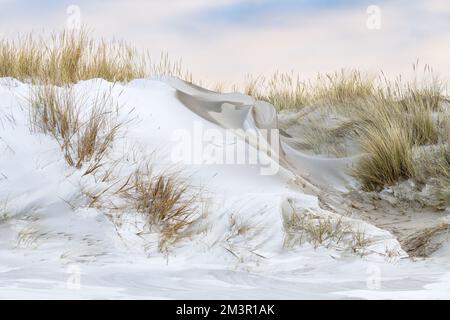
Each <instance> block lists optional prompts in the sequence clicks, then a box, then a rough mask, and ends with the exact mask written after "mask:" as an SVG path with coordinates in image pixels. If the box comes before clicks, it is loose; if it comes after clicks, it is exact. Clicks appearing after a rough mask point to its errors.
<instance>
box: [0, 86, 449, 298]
mask: <svg viewBox="0 0 450 320" xmlns="http://www.w3.org/2000/svg"><path fill="white" fill-rule="evenodd" d="M29 90H30V86H29V85H27V84H23V83H21V82H18V81H16V80H14V79H9V78H3V79H0V298H3V299H10V298H58V299H59V298H82V299H90V298H119V299H129V298H131V299H218V298H221V299H320V298H325V299H339V298H348V297H350V298H374V299H378V298H395V299H399V298H400V299H401V298H413V299H414V298H450V271H449V270H450V257H449V255H448V254H447V253H448V251H449V250H448V246H444V247H443V248H442V250H440V251H439V252H437V253H436V254H435V256H433V257H432V258H430V259H426V260H420V261H412V260H410V259H409V258H407V255H406V253H405V252H404V251H403V250H402V249H401V248H400V245H399V243H398V242H397V240H396V239H394V238H393V236H392V235H391V234H390V233H389V232H387V231H384V230H381V229H379V228H376V227H374V226H372V225H370V224H368V223H365V222H363V221H360V220H356V219H352V218H350V217H341V216H338V215H337V214H335V213H332V212H329V211H327V210H324V209H323V208H321V206H320V203H319V200H318V197H317V193H316V191H317V189H318V188H319V189H320V188H333V189H336V190H345V188H346V187H347V186H349V185H352V184H353V183H354V182H353V181H352V179H351V178H350V177H349V176H348V175H346V174H345V168H346V167H348V166H349V165H350V163H351V160H350V159H340V160H334V159H321V158H317V157H312V156H309V155H304V154H301V153H300V152H298V151H297V150H295V149H294V148H292V147H291V146H289V145H288V143H287V142H286V141H284V138H283V137H281V141H280V143H281V146H282V149H281V150H280V164H281V168H280V170H279V172H278V173H277V174H275V175H262V174H261V170H262V165H261V164H252V165H250V164H248V165H214V164H194V165H186V164H185V165H183V172H184V173H185V174H186V176H187V177H189V183H190V184H192V185H194V186H199V187H201V189H202V192H203V193H204V195H205V198H206V200H205V203H206V204H207V215H205V216H204V217H203V218H202V219H203V221H202V229H201V230H200V229H199V231H198V232H197V234H194V235H192V236H191V238H190V239H188V240H183V241H181V242H180V243H178V244H177V245H176V247H175V248H174V249H173V250H171V252H170V254H168V255H166V254H162V253H160V252H158V250H157V245H156V244H155V243H156V239H157V236H156V235H152V234H150V235H148V236H145V237H142V236H137V233H138V231H139V230H136V226H135V225H132V224H131V223H130V224H127V223H126V221H125V222H123V221H122V223H121V224H120V225H119V224H117V223H115V222H114V219H111V217H109V216H107V215H105V214H104V213H102V212H100V211H99V210H97V209H94V208H88V207H87V206H85V205H83V203H85V202H83V199H82V190H85V189H89V188H91V189H95V188H96V181H95V179H93V178H92V177H89V176H84V177H83V176H82V172H81V171H80V170H75V169H73V168H70V167H68V166H67V164H66V162H65V161H64V159H63V157H62V154H61V151H60V148H59V145H58V144H57V142H56V141H55V140H54V139H53V138H51V137H49V136H46V135H43V134H36V133H31V132H30V126H29V113H28V105H27V102H26V99H25V98H26V97H27V96H28V95H29ZM75 91H76V93H77V94H78V95H81V96H86V97H92V96H95V95H97V94H98V92H111V96H112V98H113V99H114V100H115V101H117V103H118V104H119V105H120V106H121V107H120V108H119V119H120V120H122V121H124V122H126V123H127V126H126V132H125V133H124V134H123V136H122V137H121V138H120V139H117V141H116V142H115V143H114V148H113V150H112V151H111V153H110V155H109V156H110V157H111V159H112V160H113V159H119V158H120V159H124V158H123V157H124V155H129V154H130V150H136V149H138V150H139V152H140V153H142V154H154V155H155V156H154V158H153V163H154V165H155V166H156V167H159V168H167V167H169V166H174V163H173V161H172V158H171V152H172V151H173V149H174V148H175V147H176V146H177V143H179V141H175V139H173V137H174V133H176V132H179V130H186V131H187V132H192V131H193V130H195V126H196V125H198V124H201V126H202V128H203V129H214V130H219V131H220V132H224V131H225V130H226V129H230V128H232V129H236V128H243V129H253V130H255V132H256V135H258V134H259V132H260V130H262V129H274V128H275V129H276V127H277V120H276V112H275V110H274V109H273V107H272V106H271V105H269V104H267V103H263V102H256V101H254V99H252V98H250V97H248V96H245V95H242V94H218V93H214V92H210V91H207V90H204V89H202V88H198V87H195V86H192V85H189V84H187V83H185V82H183V81H181V80H178V79H175V78H163V79H140V80H135V81H132V82H131V83H129V84H127V85H120V84H114V85H113V84H111V83H108V82H106V81H104V80H90V81H84V82H80V83H78V84H77V85H75ZM192 136H193V137H195V134H192ZM276 142H278V141H276ZM193 143H195V142H193ZM197 143H200V144H201V145H202V146H203V148H206V147H208V148H213V149H214V148H216V149H217V150H220V149H224V148H229V147H232V146H227V145H220V144H215V143H213V142H212V141H205V140H203V139H202V140H201V141H197ZM252 143H253V142H251V141H248V144H249V145H250V147H256V146H255V145H253V146H252ZM121 157H122V158H121ZM130 157H131V156H130ZM269 161H274V160H273V159H272V160H271V159H269ZM125 170H126V169H125ZM293 216H297V217H298V218H299V219H304V218H305V217H307V218H308V219H325V220H324V221H330V223H332V224H333V225H336V224H337V223H338V224H342V225H344V226H345V228H346V230H350V231H353V232H359V231H362V232H364V235H365V237H366V238H367V240H368V245H367V248H364V254H362V257H361V255H360V254H355V253H354V252H351V250H348V247H349V246H350V243H351V241H352V240H351V239H350V238H348V234H346V235H343V240H342V242H340V243H336V244H333V243H330V245H329V246H328V247H327V248H324V247H323V246H319V247H317V248H316V247H314V246H313V245H312V244H309V243H307V242H306V243H301V244H298V245H295V244H294V245H291V246H286V243H285V240H286V239H285V229H284V228H285V226H284V222H286V221H289V220H290V219H291V218H292V217H293ZM130 219H131V220H132V219H136V218H135V217H134V218H130ZM239 223H241V224H245V225H246V229H248V230H249V231H248V232H247V233H244V234H241V233H240V232H236V228H237V227H236V224H239ZM350 234H351V233H350Z"/></svg>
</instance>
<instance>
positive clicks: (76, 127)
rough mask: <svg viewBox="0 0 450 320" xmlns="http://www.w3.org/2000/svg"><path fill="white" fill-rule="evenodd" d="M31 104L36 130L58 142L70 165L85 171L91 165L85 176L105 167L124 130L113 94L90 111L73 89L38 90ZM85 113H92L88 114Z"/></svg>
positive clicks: (35, 89)
mask: <svg viewBox="0 0 450 320" xmlns="http://www.w3.org/2000/svg"><path fill="white" fill-rule="evenodd" d="M29 100H30V101H29V102H30V107H31V109H30V114H31V116H30V122H31V127H32V129H33V130H34V131H35V132H41V133H44V134H49V135H51V136H52V137H53V138H55V140H56V141H57V142H58V143H59V145H60V147H61V150H62V152H63V154H64V159H65V160H66V162H67V164H68V165H70V166H72V167H75V168H77V169H81V168H82V167H83V166H84V165H86V164H87V167H86V171H85V174H89V173H92V172H93V171H95V170H96V169H98V167H100V166H101V165H102V160H103V158H104V156H105V154H106V153H107V151H108V150H109V149H110V147H111V145H112V143H113V141H114V139H115V138H116V136H117V134H118V131H119V129H120V127H121V124H120V123H118V122H117V121H116V119H115V117H114V108H112V106H114V104H113V101H112V100H111V97H110V95H109V93H104V94H102V95H99V96H97V97H96V99H95V100H94V101H93V102H92V105H91V106H90V108H82V107H83V105H84V104H86V103H87V102H86V101H83V100H81V99H80V98H79V97H77V96H76V95H75V93H74V92H73V90H72V89H71V88H57V87H54V86H38V87H35V88H33V89H32V90H31V97H30V98H29ZM85 109H90V110H89V111H88V113H87V114H84V113H83V112H82V110H85Z"/></svg>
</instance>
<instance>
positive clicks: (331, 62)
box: [0, 0, 450, 84]
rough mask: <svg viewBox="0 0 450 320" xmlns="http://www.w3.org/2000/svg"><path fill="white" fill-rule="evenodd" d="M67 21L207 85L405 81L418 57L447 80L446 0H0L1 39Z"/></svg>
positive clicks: (449, 27)
mask: <svg viewBox="0 0 450 320" xmlns="http://www.w3.org/2000/svg"><path fill="white" fill-rule="evenodd" d="M74 21H75V22H78V21H79V22H81V23H82V24H83V25H87V26H88V27H89V28H90V29H91V30H93V34H94V35H95V36H97V37H105V38H112V37H114V38H117V39H123V40H126V41H128V42H130V43H131V44H133V45H135V46H137V47H138V48H145V49H148V50H149V52H150V53H151V55H152V56H154V57H158V56H159V55H160V53H161V52H167V53H168V54H169V55H170V57H172V59H174V60H178V59H182V61H183V64H184V65H185V67H187V68H188V69H189V70H190V71H191V72H192V73H193V74H194V76H195V77H196V78H201V79H204V80H205V82H209V81H210V82H224V83H225V84H226V83H237V82H239V81H241V80H242V79H244V78H245V77H246V76H247V75H249V74H251V75H269V74H271V73H273V72H275V71H281V72H291V71H292V72H295V73H299V74H300V75H301V77H302V78H309V77H314V76H315V75H316V74H317V73H318V72H321V73H323V72H333V71H336V70H339V69H341V68H358V69H362V70H367V71H369V72H378V71H380V70H383V71H384V72H385V73H386V74H388V75H391V76H396V75H398V74H400V73H401V74H403V75H405V76H406V77H407V76H408V75H411V74H412V64H413V63H415V62H416V61H417V59H418V60H419V63H420V64H421V65H425V64H428V65H430V66H431V67H433V69H434V70H435V71H436V72H437V73H438V74H440V75H441V76H442V77H443V78H445V79H447V78H449V77H450V1H449V0H427V1H424V0H409V1H406V0H397V1H383V0H372V1H365V0H362V1H361V0H359V1H356V0H347V1H343V0H337V1H331V0H315V1H313V0H110V1H105V0H103V1H99V0H78V1H76V0H71V1H66V0H62V1H61V0H41V1H32V0H0V36H2V37H15V36H17V34H24V33H29V32H31V31H34V32H40V31H46V32H50V31H57V30H62V29H64V28H67V27H68V26H74ZM75 25H76V24H75Z"/></svg>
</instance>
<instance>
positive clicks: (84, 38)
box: [0, 29, 147, 85]
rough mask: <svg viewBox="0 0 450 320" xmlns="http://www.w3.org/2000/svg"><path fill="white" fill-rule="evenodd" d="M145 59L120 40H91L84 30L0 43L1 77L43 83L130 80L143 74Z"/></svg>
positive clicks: (0, 41)
mask: <svg viewBox="0 0 450 320" xmlns="http://www.w3.org/2000/svg"><path fill="white" fill-rule="evenodd" d="M146 63H147V61H146V59H145V56H144V55H142V54H141V53H139V52H138V51H137V50H136V49H134V48H133V47H131V46H130V45H128V44H126V43H125V42H121V41H104V40H97V41H96V40H94V39H92V38H90V37H89V32H88V31H86V29H83V30H81V31H63V32H61V33H57V34H52V35H51V36H50V37H48V36H47V37H46V36H44V35H40V36H39V35H35V34H30V35H27V36H19V37H18V38H17V39H15V40H6V39H3V40H0V77H13V78H16V79H19V80H21V81H32V82H34V83H44V84H55V85H62V84H70V83H76V82H78V81H80V80H87V79H92V78H102V79H105V80H108V81H113V82H114V81H129V80H132V79H135V78H140V77H144V76H145V75H146V70H147V69H146V68H147V66H146Z"/></svg>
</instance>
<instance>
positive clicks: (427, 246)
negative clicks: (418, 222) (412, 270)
mask: <svg viewBox="0 0 450 320" xmlns="http://www.w3.org/2000/svg"><path fill="white" fill-rule="evenodd" d="M449 231H450V223H445V222H444V223H440V224H437V225H436V226H434V227H430V228H427V229H424V230H423V231H421V232H419V233H415V234H413V235H412V236H410V237H409V238H408V239H406V240H404V241H403V245H402V246H403V248H404V249H405V250H406V251H407V252H408V254H409V255H411V256H414V257H429V256H430V255H431V254H433V253H434V252H435V251H436V250H438V249H439V248H440V247H441V246H442V244H443V243H444V242H445V241H447V240H448V234H449Z"/></svg>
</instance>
